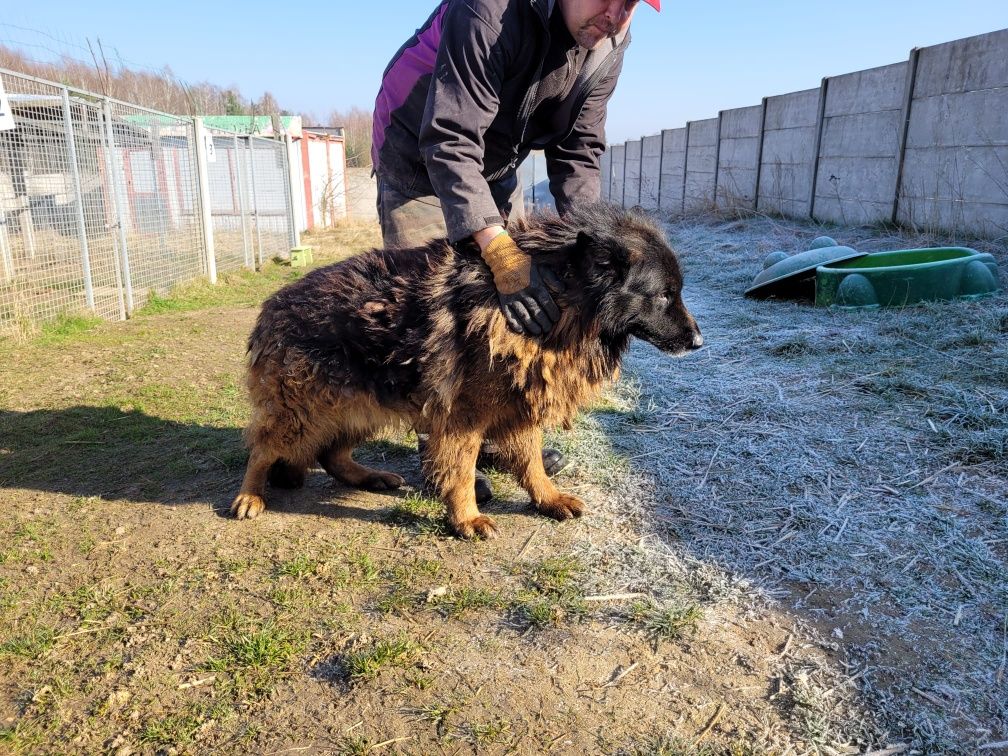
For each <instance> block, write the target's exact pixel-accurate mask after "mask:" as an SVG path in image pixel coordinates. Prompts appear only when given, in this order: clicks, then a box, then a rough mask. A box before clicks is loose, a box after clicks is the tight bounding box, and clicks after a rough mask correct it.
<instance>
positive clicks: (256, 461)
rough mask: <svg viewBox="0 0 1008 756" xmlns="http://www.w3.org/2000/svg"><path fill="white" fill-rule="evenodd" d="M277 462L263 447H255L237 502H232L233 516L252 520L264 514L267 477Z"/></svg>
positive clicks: (236, 498)
mask: <svg viewBox="0 0 1008 756" xmlns="http://www.w3.org/2000/svg"><path fill="white" fill-rule="evenodd" d="M274 462H276V456H275V455H274V454H272V453H270V452H267V451H265V450H264V449H262V448H261V447H258V446H253V447H252V453H251V455H250V456H249V461H248V467H247V468H245V479H244V480H242V484H241V489H240V490H239V491H238V495H237V496H236V497H235V500H234V501H233V502H231V514H233V515H234V516H235V517H237V518H238V519H239V520H247V519H252V518H253V517H258V516H259V515H260V514H262V511H263V510H264V509H266V500H265V499H264V498H263V495H264V493H265V491H266V476H267V475H268V474H269V469H270V467H271V466H272V465H273V463H274Z"/></svg>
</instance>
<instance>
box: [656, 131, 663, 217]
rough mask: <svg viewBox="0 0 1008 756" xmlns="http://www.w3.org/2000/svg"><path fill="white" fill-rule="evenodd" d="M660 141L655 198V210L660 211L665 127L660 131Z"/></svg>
mask: <svg viewBox="0 0 1008 756" xmlns="http://www.w3.org/2000/svg"><path fill="white" fill-rule="evenodd" d="M660 138H661V141H660V142H659V143H658V199H656V200H655V205H656V207H655V210H656V211H659V212H660V211H661V185H662V180H661V179H662V171H663V170H664V168H665V129H662V130H661V132H660Z"/></svg>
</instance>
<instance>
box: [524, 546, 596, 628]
mask: <svg viewBox="0 0 1008 756" xmlns="http://www.w3.org/2000/svg"><path fill="white" fill-rule="evenodd" d="M582 569H583V567H582V565H581V563H580V562H579V561H578V560H577V559H575V558H574V557H569V556H557V557H548V558H546V559H543V560H541V561H539V562H531V563H525V564H521V565H517V566H516V567H514V571H515V572H516V573H517V574H519V575H521V576H522V578H523V583H524V586H525V587H524V589H523V590H520V591H518V593H517V594H516V596H515V598H514V600H513V601H512V603H511V610H512V612H513V614H514V616H515V617H516V618H517V619H518V620H519V621H520V622H521V623H522V624H524V625H526V626H528V627H530V628H534V629H542V628H545V627H549V626H557V625H560V624H562V623H563V622H565V621H569V620H580V619H582V618H584V617H585V616H587V614H588V605H587V603H586V602H585V601H584V594H583V592H582V591H581V588H580V585H579V583H578V575H579V573H580V572H581V571H582Z"/></svg>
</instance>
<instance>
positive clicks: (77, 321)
mask: <svg viewBox="0 0 1008 756" xmlns="http://www.w3.org/2000/svg"><path fill="white" fill-rule="evenodd" d="M104 322H105V321H104V320H102V319H101V318H98V317H95V316H94V315H60V316H59V317H57V318H56V319H55V320H52V321H49V322H48V323H45V324H44V325H43V326H42V327H41V328H40V329H39V333H38V336H36V337H35V343H36V344H39V345H41V346H59V345H60V344H65V343H66V342H67V341H71V340H73V339H75V338H78V337H80V336H81V335H83V334H86V333H89V332H91V331H93V330H94V329H95V328H97V327H98V326H100V325H101V324H102V323H104Z"/></svg>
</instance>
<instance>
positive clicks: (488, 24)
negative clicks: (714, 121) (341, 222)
mask: <svg viewBox="0 0 1008 756" xmlns="http://www.w3.org/2000/svg"><path fill="white" fill-rule="evenodd" d="M554 5H555V0H443V1H442V2H441V3H440V4H439V5H438V7H437V9H436V10H435V11H434V13H433V14H432V15H431V16H430V18H428V19H427V22H426V23H425V24H424V25H423V26H422V27H421V28H420V29H418V30H417V32H416V33H415V34H414V35H413V37H411V38H410V40H409V41H407V43H406V44H405V45H403V47H402V48H401V49H400V50H399V51H398V52H397V53H396V55H395V57H394V58H393V59H392V61H391V62H390V63H389V65H388V67H387V68H386V69H385V74H384V77H383V79H382V86H381V91H380V92H379V94H378V98H377V100H376V102H375V114H374V135H373V136H374V139H373V146H372V159H373V163H374V166H375V170H376V171H377V172H378V173H379V174H380V175H381V177H382V178H383V179H384V180H386V181H388V182H389V183H390V184H391V185H392V186H394V187H395V188H397V189H398V190H400V191H401V192H403V193H404V194H407V195H410V196H423V195H430V194H435V195H437V197H438V198H439V199H440V200H441V205H442V208H443V210H444V215H445V223H446V225H447V228H448V235H449V238H450V240H451V241H458V240H459V239H463V238H465V237H467V236H470V235H472V234H473V233H475V232H476V231H478V230H480V229H482V228H485V227H487V226H489V225H494V224H500V223H502V219H501V216H500V212H499V210H498V207H500V206H502V205H503V204H505V202H506V200H507V198H508V197H509V196H510V195H511V193H512V191H513V190H514V188H515V186H516V184H517V180H518V179H517V166H518V165H519V164H520V163H521V162H522V161H523V160H524V159H525V158H526V157H527V156H528V153H529V152H530V151H531V150H533V149H542V150H544V151H545V154H546V164H547V172H548V173H549V177H550V190H551V191H552V193H553V196H554V198H555V199H556V202H557V209H558V210H559V211H560V212H561V213H563V212H564V211H565V210H566V208H567V207H569V206H570V204H571V203H572V202H575V201H584V200H587V201H597V200H598V199H599V194H600V181H599V157H600V156H601V154H602V152H603V151H604V149H605V117H606V104H607V103H608V101H609V98H610V97H611V96H612V93H613V90H614V88H615V86H616V81H617V79H618V78H619V74H620V71H621V69H622V66H623V53H624V51H625V50H626V48H627V46H628V45H629V43H630V35H629V34H628V33H625V34H624V35H622V36H621V37H618V38H616V39H614V40H606V41H604V42H603V43H602V45H600V46H599V48H598V49H596V50H593V51H592V52H591V54H590V55H589V56H588V59H587V60H586V62H585V64H584V66H583V68H582V70H581V73H580V75H579V76H578V79H577V81H576V82H575V84H574V87H573V89H572V91H571V93H570V95H569V96H568V97H567V98H566V99H565V100H564V101H563V102H562V104H561V105H560V107H559V108H558V109H557V113H556V116H555V117H554V118H552V119H549V121H550V123H551V124H552V125H553V126H552V128H551V129H549V130H547V131H543V129H542V127H541V126H540V127H539V128H538V129H537V128H536V126H535V125H534V123H533V120H532V118H531V116H532V111H533V107H534V105H535V102H536V92H537V88H538V85H539V82H540V81H541V79H542V76H543V60H544V58H545V56H546V53H547V51H548V49H549V45H550V32H549V17H550V13H551V12H552V11H553V6H554ZM557 12H559V10H557ZM435 72H436V75H435ZM535 123H540V124H541V123H542V119H538V118H537V119H535ZM557 124H559V127H557Z"/></svg>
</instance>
